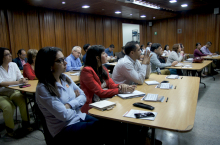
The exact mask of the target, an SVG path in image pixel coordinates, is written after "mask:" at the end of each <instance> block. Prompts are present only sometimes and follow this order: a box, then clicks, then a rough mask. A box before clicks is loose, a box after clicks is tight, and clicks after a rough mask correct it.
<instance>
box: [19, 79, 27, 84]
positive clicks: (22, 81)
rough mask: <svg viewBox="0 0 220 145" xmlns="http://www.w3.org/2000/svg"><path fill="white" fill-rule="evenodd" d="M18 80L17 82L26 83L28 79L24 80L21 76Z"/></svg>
mask: <svg viewBox="0 0 220 145" xmlns="http://www.w3.org/2000/svg"><path fill="white" fill-rule="evenodd" d="M18 82H19V84H27V83H28V80H26V79H25V78H21V79H20V80H19V81H18Z"/></svg>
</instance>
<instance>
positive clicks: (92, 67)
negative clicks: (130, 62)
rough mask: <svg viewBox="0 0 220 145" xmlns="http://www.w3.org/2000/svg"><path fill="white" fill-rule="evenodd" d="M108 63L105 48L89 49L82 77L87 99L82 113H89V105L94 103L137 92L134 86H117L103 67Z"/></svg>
mask: <svg viewBox="0 0 220 145" xmlns="http://www.w3.org/2000/svg"><path fill="white" fill-rule="evenodd" d="M106 62H107V54H106V53H105V48H104V47H103V46H101V45H93V46H91V47H90V48H89V50H88V51H87V55H86V63H85V67H84V68H83V69H82V71H81V75H80V85H81V88H82V90H83V91H84V92H85V94H86V97H87V100H86V103H85V105H84V106H83V107H82V109H81V110H82V112H85V113H88V110H89V109H90V107H89V104H90V103H92V102H96V101H99V100H101V99H103V98H110V97H113V96H114V95H116V94H119V93H126V92H133V91H134V90H135V86H133V85H131V86H129V85H126V84H119V85H118V84H115V83H114V82H113V80H112V79H111V78H110V77H109V75H108V70H107V69H106V68H105V67H104V66H103V64H105V63H106Z"/></svg>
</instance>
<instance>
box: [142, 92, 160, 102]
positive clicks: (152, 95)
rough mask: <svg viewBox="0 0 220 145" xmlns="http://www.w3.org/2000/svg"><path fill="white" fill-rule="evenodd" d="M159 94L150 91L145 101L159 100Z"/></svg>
mask: <svg viewBox="0 0 220 145" xmlns="http://www.w3.org/2000/svg"><path fill="white" fill-rule="evenodd" d="M157 97H158V94H150V93H148V94H147V95H146V96H145V97H144V98H143V99H144V100H145V101H157Z"/></svg>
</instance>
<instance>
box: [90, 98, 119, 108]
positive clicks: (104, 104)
mask: <svg viewBox="0 0 220 145" xmlns="http://www.w3.org/2000/svg"><path fill="white" fill-rule="evenodd" d="M89 106H90V107H92V108H95V109H98V110H101V111H105V110H108V109H109V108H113V107H114V106H116V103H115V102H111V101H107V100H102V101H99V102H95V103H92V104H89Z"/></svg>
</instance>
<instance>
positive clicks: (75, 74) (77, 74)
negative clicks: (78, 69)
mask: <svg viewBox="0 0 220 145" xmlns="http://www.w3.org/2000/svg"><path fill="white" fill-rule="evenodd" d="M79 74H80V73H74V74H70V75H71V76H79Z"/></svg>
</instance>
